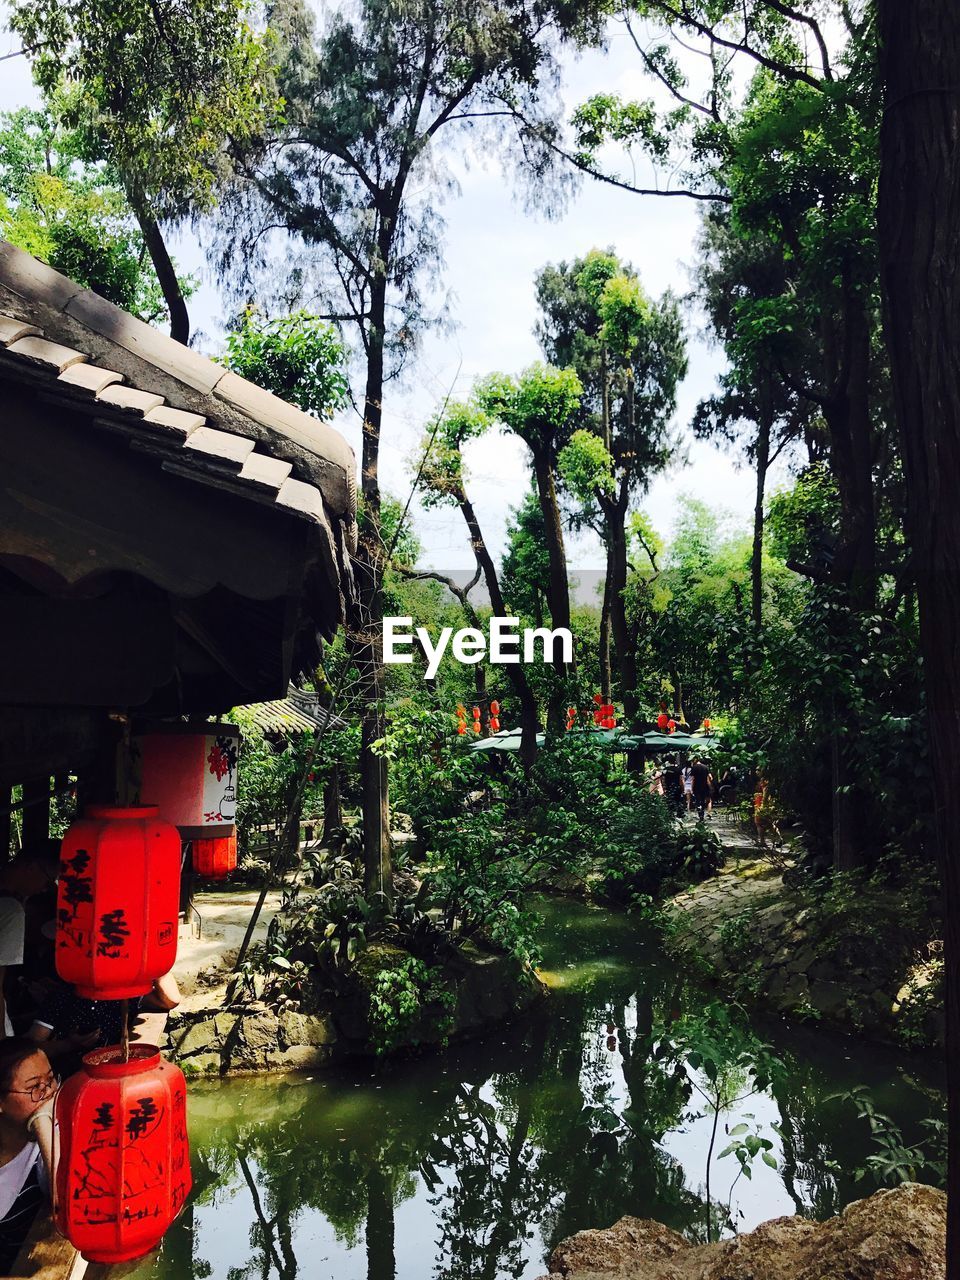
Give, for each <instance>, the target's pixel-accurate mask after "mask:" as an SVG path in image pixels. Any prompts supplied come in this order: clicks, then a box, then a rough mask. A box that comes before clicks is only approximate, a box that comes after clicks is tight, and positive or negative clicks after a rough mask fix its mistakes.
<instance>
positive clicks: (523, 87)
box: [220, 0, 584, 898]
mask: <svg viewBox="0 0 960 1280" xmlns="http://www.w3.org/2000/svg"><path fill="white" fill-rule="evenodd" d="M583 12H584V9H583V6H578V5H571V6H569V8H566V7H565V6H564V5H562V4H561V5H551V4H547V5H544V4H541V3H539V0H510V2H509V3H507V4H498V5H476V4H473V3H469V2H468V0H453V2H451V0H414V2H413V3H408V2H407V0H358V3H355V4H351V5H349V6H343V7H341V8H338V9H336V11H333V12H331V13H330V15H329V16H328V18H327V20H326V23H325V26H324V28H323V30H322V31H321V32H320V33H319V35H318V33H317V31H316V29H315V26H314V23H313V20H312V18H311V16H310V14H309V13H308V11H307V9H306V6H305V5H303V4H302V3H300V0H281V2H280V3H278V4H277V5H275V6H274V8H273V10H272V15H271V22H272V26H273V29H274V31H275V32H276V33H277V37H278V40H279V43H280V68H279V72H278V83H279V87H280V90H281V92H282V94H283V97H284V99H285V102H286V108H285V119H284V122H283V124H282V126H281V127H279V128H275V129H272V130H270V131H269V132H267V133H265V134H264V136H263V137H262V138H260V139H258V141H257V143H256V145H253V146H246V147H237V148H235V156H236V163H237V178H236V183H235V185H234V188H233V192H232V196H231V199H230V201H229V205H228V207H227V209H226V213H227V219H226V222H225V226H224V236H223V242H222V252H221V256H220V263H221V266H222V268H223V272H224V274H225V275H227V276H230V277H232V278H233V279H234V281H235V282H236V283H237V284H238V286H239V287H240V288H246V287H248V286H249V282H250V280H251V279H254V278H256V276H257V272H258V270H259V269H261V268H267V269H268V271H269V272H270V273H271V274H272V275H273V276H274V277H275V276H276V275H277V272H276V266H275V264H273V265H269V264H270V257H271V250H272V248H273V247H274V246H273V243H272V241H273V239H274V237H273V233H274V232H275V231H276V230H277V229H280V230H282V231H284V232H286V233H288V234H289V235H290V236H294V237H296V238H297V239H298V240H299V241H301V242H302V244H303V245H304V247H305V249H306V251H307V252H306V255H305V259H302V260H301V261H299V262H298V263H297V265H296V269H295V273H294V274H295V279H294V281H293V284H294V286H295V287H298V288H299V287H302V288H303V289H305V290H310V291H313V293H314V294H315V295H316V296H319V297H322V298H323V299H324V302H325V306H324V307H323V308H321V309H322V310H324V311H325V313H326V314H328V315H331V316H335V317H336V318H337V319H338V320H339V321H340V322H341V323H348V324H353V325H354V326H355V328H356V332H357V334H358V337H359V343H360V347H361V348H362V352H363V357H364V361H365V380H364V390H363V397H362V399H363V408H362V412H363V452H362V459H361V488H362V507H363V523H362V526H361V537H360V557H359V564H358V572H357V586H358V605H357V610H356V616H355V617H354V619H353V622H352V631H353V633H354V636H355V638H356V645H357V657H358V663H359V665H360V668H361V670H362V672H363V678H364V682H365V689H366V695H365V710H364V715H363V733H362V748H361V775H362V790H363V813H364V841H365V860H366V876H367V884H368V887H369V888H371V889H375V890H376V891H378V892H382V893H384V894H385V895H386V896H387V897H388V898H389V897H390V893H391V887H390V886H391V863H390V850H389V832H388V826H387V792H386V786H387V779H386V764H385V760H384V758H383V756H382V755H379V754H378V750H377V744H378V743H379V742H380V741H382V739H383V737H384V705H383V669H382V654H381V651H380V646H381V641H380V634H381V612H382V611H381V605H380V580H381V577H382V572H383V559H384V550H385V548H384V545H383V538H382V536H381V528H380V487H379V478H378V473H379V459H380V433H381V424H382V421H383V394H384V386H385V383H386V382H387V381H388V380H389V378H390V377H391V376H393V375H395V374H396V373H397V372H398V371H399V369H400V367H402V365H403V362H404V359H405V357H406V356H407V355H408V354H409V352H410V351H411V350H412V349H413V348H414V346H415V344H416V340H417V337H418V335H419V334H420V333H421V332H422V330H423V328H424V327H425V326H426V325H427V324H429V323H430V322H431V321H432V320H434V319H436V314H431V313H429V312H428V309H427V307H426V306H425V304H424V301H423V297H422V292H421V290H422V287H423V285H424V284H425V283H426V281H427V280H428V279H429V280H430V283H431V284H432V283H433V278H434V277H433V276H431V275H428V272H430V271H432V272H433V273H434V275H435V272H436V269H437V268H438V266H439V256H440V234H441V223H440V218H439V214H438V207H439V205H440V203H441V201H442V198H443V195H444V194H445V192H446V191H448V190H449V189H450V186H451V185H452V184H451V182H450V180H449V178H448V176H447V175H446V172H445V170H444V165H443V153H442V150H441V149H440V141H441V137H442V136H444V135H446V136H448V137H449V138H450V139H451V140H452V141H454V142H459V143H460V144H461V145H469V142H470V139H471V137H472V136H473V131H474V130H475V129H476V128H479V127H481V125H482V126H483V127H484V130H485V138H486V141H487V143H488V144H489V143H490V142H498V143H500V144H501V146H502V147H503V148H506V149H507V151H509V150H510V148H511V146H514V147H516V159H517V160H518V164H517V165H516V171H517V172H518V173H519V174H521V175H528V176H529V175H532V176H533V177H534V178H535V180H536V181H537V182H538V184H539V189H540V191H541V194H542V193H543V191H544V185H543V184H544V182H545V181H546V178H547V176H548V173H549V170H550V168H551V160H552V155H551V152H550V149H549V147H548V146H547V145H546V139H548V138H549V137H552V136H554V135H555V133H556V125H555V124H554V123H553V122H552V121H551V119H550V118H548V117H547V116H545V115H543V114H542V113H541V111H540V108H539V105H538V103H539V101H540V98H541V96H542V90H543V86H544V82H545V80H548V79H549V77H550V75H551V72H552V68H553V65H554V63H553V53H552V49H553V45H554V44H555V41H556V39H557V37H558V35H559V34H560V33H561V31H562V30H567V29H570V28H571V26H573V25H575V24H582V22H583V16H582V15H583Z"/></svg>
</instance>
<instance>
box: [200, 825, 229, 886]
mask: <svg viewBox="0 0 960 1280" xmlns="http://www.w3.org/2000/svg"><path fill="white" fill-rule="evenodd" d="M191 856H192V858H193V869H194V871H195V872H196V873H197V875H198V876H206V877H207V878H208V879H210V880H222V879H223V878H224V877H225V876H228V875H229V874H230V872H231V871H236V869H237V835H236V832H234V834H233V835H232V836H213V837H211V838H210V839H206V840H194V841H193V844H192V846H191Z"/></svg>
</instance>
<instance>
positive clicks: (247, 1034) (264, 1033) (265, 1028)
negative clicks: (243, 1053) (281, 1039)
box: [240, 1008, 280, 1052]
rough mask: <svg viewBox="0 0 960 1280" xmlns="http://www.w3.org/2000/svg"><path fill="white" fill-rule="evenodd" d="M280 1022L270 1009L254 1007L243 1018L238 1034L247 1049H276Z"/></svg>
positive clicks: (267, 1050) (268, 1050)
mask: <svg viewBox="0 0 960 1280" xmlns="http://www.w3.org/2000/svg"><path fill="white" fill-rule="evenodd" d="M279 1031H280V1023H279V1022H278V1021H277V1015H276V1014H275V1013H274V1012H273V1010H272V1009H267V1008H261V1009H255V1010H253V1011H252V1012H251V1013H248V1014H247V1016H246V1017H245V1018H243V1020H242V1022H241V1027H240V1035H241V1036H242V1038H243V1043H244V1045H245V1046H246V1047H247V1048H248V1049H253V1050H258V1049H262V1050H264V1051H266V1052H270V1050H276V1048H277V1044H278V1033H279Z"/></svg>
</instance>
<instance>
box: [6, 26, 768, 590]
mask: <svg viewBox="0 0 960 1280" xmlns="http://www.w3.org/2000/svg"><path fill="white" fill-rule="evenodd" d="M18 47H19V42H18V40H17V37H16V36H14V35H12V34H11V33H10V32H8V31H7V30H5V29H4V30H3V31H2V33H0V53H7V52H10V51H12V50H15V49H17V48H18ZM638 62H639V59H638V56H637V53H636V50H635V49H634V48H633V46H632V44H631V43H630V40H629V37H628V36H627V35H626V33H625V32H624V31H623V29H622V28H620V27H618V26H612V27H611V29H610V39H609V44H608V48H607V49H606V50H605V51H599V50H597V51H589V52H587V53H585V54H583V55H580V56H576V57H575V56H573V55H570V56H569V57H567V58H565V60H564V64H563V83H562V87H561V97H562V100H563V104H564V109H565V111H566V113H567V114H569V111H570V110H572V108H573V107H574V106H575V105H576V104H577V103H579V102H581V101H583V100H584V99H585V98H587V97H588V96H589V95H590V94H592V93H597V92H600V91H604V92H607V91H618V92H621V93H623V94H624V95H625V96H628V97H629V96H635V97H640V96H644V97H646V96H649V94H650V86H649V83H648V82H647V81H646V80H645V79H644V77H643V76H642V74H641V73H640V70H639V67H638ZM36 101H37V94H36V91H35V89H34V87H33V85H32V82H31V79H30V73H29V67H28V66H27V65H26V62H25V59H23V58H12V59H10V60H8V61H5V62H0V111H8V110H13V109H15V108H16V107H19V106H25V105H33V104H34V103H36ZM448 160H449V163H450V166H451V168H452V170H453V172H454V174H455V176H456V177H457V179H458V181H459V184H460V194H459V196H456V197H454V198H452V199H451V200H450V201H449V202H448V204H447V205H446V206H445V207H444V210H443V212H444V216H445V220H446V232H445V237H444V258H445V266H444V268H443V270H442V272H441V273H440V277H439V278H438V280H437V281H436V286H435V292H434V295H433V296H428V299H427V300H428V303H430V304H431V305H436V304H438V303H440V302H442V300H443V298H444V296H449V300H450V304H451V305H450V311H451V318H452V320H453V321H454V327H453V329H452V331H450V332H444V333H431V334H428V335H427V337H426V339H425V340H424V343H423V346H422V349H421V351H420V352H419V354H418V355H417V356H416V357H415V358H414V360H413V361H412V362H411V363H410V366H409V368H408V371H407V373H406V375H405V378H404V382H403V383H402V384H397V383H391V384H390V385H389V386H388V388H387V391H386V393H385V397H384V420H383V430H382V443H381V464H380V476H381V484H382V487H383V489H384V490H385V491H386V492H389V493H392V494H394V495H395V496H397V497H399V498H401V499H402V500H404V501H405V500H406V498H407V495H408V493H409V490H410V484H411V476H410V459H411V457H412V456H413V454H414V452H415V450H416V446H417V442H418V441H419V439H420V437H421V434H422V432H423V428H424V424H425V422H426V421H427V420H428V418H429V417H430V415H431V413H433V412H434V411H435V410H436V409H437V408H438V407H439V406H440V405H441V404H442V403H443V401H444V399H445V398H446V397H447V396H448V395H450V394H453V395H463V394H466V393H467V392H468V391H469V388H470V385H471V384H472V382H473V380H474V379H475V378H477V377H479V376H482V375H484V374H488V373H491V372H494V371H503V372H507V373H516V372H519V371H520V370H521V369H523V368H524V367H525V366H526V365H528V364H530V363H531V362H533V361H535V360H537V359H540V358H541V352H540V350H539V347H538V346H537V343H536V340H535V338H534V336H533V326H534V323H535V320H536V303H535V297H534V276H535V274H536V272H537V271H538V270H539V269H540V268H541V267H543V266H544V265H545V264H546V263H548V262H553V263H556V262H559V261H562V260H565V259H567V260H568V259H570V258H572V257H576V256H581V255H583V254H584V253H586V252H587V251H588V250H589V249H591V248H594V247H598V248H607V247H612V248H613V249H614V250H615V251H616V252H617V253H618V254H619V255H620V257H621V258H623V259H625V260H627V261H629V262H631V263H632V264H633V266H634V267H635V268H636V270H637V271H638V272H639V275H640V278H641V280H642V281H643V285H644V287H645V288H646V290H647V292H648V293H650V294H652V295H654V296H657V297H659V296H660V294H662V293H663V291H664V290H666V289H671V290H673V292H674V293H675V294H678V295H680V296H683V295H686V294H688V293H689V291H690V288H691V266H692V264H693V261H694V258H695V244H696V237H697V231H698V226H699V218H700V205H699V203H698V202H695V201H691V200H687V199H684V198H680V197H676V198H670V199H664V198H661V197H656V196H637V195H633V194H631V193H629V192H626V191H620V190H617V189H615V188H613V187H610V186H608V185H604V184H600V183H598V182H596V181H594V180H592V179H589V178H585V179H584V180H583V181H582V182H581V183H580V185H579V187H578V189H577V190H576V192H575V193H574V195H573V197H572V198H571V199H570V200H569V202H568V204H567V206H566V209H565V211H564V212H563V214H562V216H560V217H556V218H554V219H552V220H551V219H549V218H547V217H546V216H543V214H538V212H537V211H536V210H533V211H531V210H529V208H525V207H523V205H522V204H521V202H520V200H519V199H518V197H517V195H516V190H515V186H514V184H513V183H512V182H511V181H510V180H509V176H508V175H505V174H504V173H503V172H502V170H501V168H500V166H499V164H498V163H497V162H496V161H491V162H490V163H488V164H486V165H483V164H478V163H476V162H470V163H467V162H466V160H465V158H464V157H462V156H457V155H453V156H449V157H448ZM620 163H621V167H622V160H621V162H620ZM638 176H639V177H640V178H645V177H649V176H650V175H649V174H647V175H643V174H639V175H638ZM171 248H172V251H173V252H174V255H175V257H176V259H177V261H178V263H179V264H180V265H181V266H182V267H183V268H186V269H188V270H190V271H191V272H193V273H194V274H196V275H197V276H198V277H199V278H200V279H201V281H202V284H201V288H200V290H199V292H198V293H197V295H195V297H194V298H193V299H192V300H191V307H190V309H191V321H192V325H193V327H194V329H195V330H200V331H202V333H203V335H204V343H205V349H206V350H208V351H212V350H214V349H216V347H217V343H218V335H219V334H220V333H221V332H222V324H223V319H224V315H223V310H222V305H221V302H220V299H219V297H218V294H217V290H216V288H215V286H214V282H213V280H212V278H211V275H210V272H209V271H208V269H207V266H206V263H205V260H204V256H203V250H202V248H201V245H200V242H199V239H198V237H197V236H196V234H194V233H192V232H185V233H182V234H178V235H175V236H174V237H172V238H171ZM686 319H687V330H688V357H689V372H688V374H687V377H686V378H685V380H684V382H683V384H682V386H681V388H680V393H679V397H678V405H677V413H676V417H675V420H674V428H675V431H676V433H677V434H678V436H679V438H680V440H681V442H682V449H681V454H682V455H683V456H682V457H681V458H678V460H677V461H676V462H675V463H674V464H673V465H672V466H671V467H670V468H669V469H668V470H667V471H666V472H665V473H664V474H662V475H660V476H658V477H656V478H655V479H654V481H653V483H652V484H651V487H650V490H649V492H648V494H647V495H646V496H645V497H644V499H643V502H642V505H643V508H644V510H645V511H646V512H647V513H648V514H649V515H650V517H651V518H652V520H653V523H654V525H655V527H656V528H657V529H658V531H659V532H660V533H661V534H664V535H669V533H670V532H671V529H672V527H673V524H674V521H675V519H676V514H677V507H678V500H680V499H682V498H694V499H699V500H701V501H703V502H705V503H707V504H708V505H709V506H711V507H713V508H714V509H716V510H717V511H718V512H721V513H724V514H725V515H727V516H728V517H729V521H730V524H731V526H734V527H739V528H742V529H746V528H747V527H748V526H749V525H750V523H751V521H752V512H753V501H754V478H753V475H752V473H751V471H750V470H749V469H748V468H739V469H738V468H737V466H736V465H735V462H734V460H733V459H732V458H731V457H730V456H729V455H728V454H726V453H724V452H723V451H721V450H720V449H718V448H716V447H714V446H713V445H710V444H708V443H706V442H703V441H698V440H695V439H694V438H693V436H692V432H691V430H690V426H689V424H690V421H691V418H692V415H693V411H694V409H695V408H696V405H697V402H698V401H699V400H700V399H701V398H702V397H704V396H706V395H709V394H710V393H711V392H712V390H713V389H714V386H715V381H716V377H717V375H718V373H720V372H721V371H722V369H723V365H724V361H723V354H722V352H720V351H718V350H717V349H716V348H715V347H713V346H711V345H710V344H709V342H708V341H707V340H706V338H705V336H704V334H703V332H702V319H701V318H700V317H698V316H697V315H696V314H695V313H694V312H693V310H692V309H688V310H687V311H686ZM334 425H335V426H337V427H338V428H339V429H340V430H341V431H342V432H343V434H344V435H345V436H346V437H347V439H348V440H349V441H350V443H351V444H352V445H353V447H354V449H355V450H356V451H357V454H358V456H359V449H360V421H359V418H358V417H357V416H356V414H355V413H354V412H352V411H351V412H348V413H345V414H343V415H341V416H340V417H338V418H337V419H336V420H335V422H334ZM466 461H467V466H468V490H469V492H470V496H471V498H472V500H473V501H474V504H475V506H476V508H477V510H478V513H479V514H480V517H481V520H482V523H483V525H484V532H485V534H486V537H487V539H488V542H489V543H490V545H491V547H492V548H493V550H494V552H495V554H497V555H499V554H500V553H501V552H502V550H503V548H504V545H505V533H506V526H507V522H508V519H509V515H510V509H511V508H512V507H516V506H517V505H518V504H519V503H520V501H521V500H522V497H523V494H524V492H525V491H526V488H527V486H528V483H529V480H528V475H529V467H528V460H527V454H526V449H525V446H523V445H522V444H521V443H520V442H519V441H518V440H516V439H515V438H512V437H510V436H505V435H502V434H499V433H497V434H494V435H491V436H488V437H485V438H484V439H482V440H479V441H475V442H473V443H472V444H471V445H470V446H468V450H467V454H466ZM782 476H783V473H781V475H780V476H779V477H778V476H777V474H774V476H773V477H772V479H773V482H774V483H776V481H777V479H778V478H782ZM412 510H413V512H414V522H415V527H416V531H417V533H418V535H419V537H420V539H421V542H422V544H423V549H424V550H423V557H422V563H423V564H424V565H425V566H429V567H431V568H434V569H441V570H444V571H451V570H462V569H467V568H470V569H472V567H473V558H472V554H471V552H470V549H469V544H468V540H467V536H466V532H465V528H464V526H463V521H462V518H461V516H460V514H459V512H457V511H456V510H455V509H441V510H439V511H431V512H427V511H424V510H423V509H422V508H421V507H420V506H419V504H418V503H416V502H415V503H414V505H413V508H412ZM568 553H569V559H570V564H571V567H573V568H583V569H600V568H602V565H603V555H602V549H601V547H600V543H599V541H598V539H597V538H596V537H595V536H594V535H592V534H587V535H584V536H580V537H573V536H572V535H571V536H570V537H569V539H568Z"/></svg>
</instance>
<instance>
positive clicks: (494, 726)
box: [490, 716, 500, 733]
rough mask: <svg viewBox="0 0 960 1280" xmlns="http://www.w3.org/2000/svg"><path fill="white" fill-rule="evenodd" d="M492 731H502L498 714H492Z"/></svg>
mask: <svg viewBox="0 0 960 1280" xmlns="http://www.w3.org/2000/svg"><path fill="white" fill-rule="evenodd" d="M490 732H491V733H499V732H500V721H499V720H498V719H497V717H496V716H491V717H490Z"/></svg>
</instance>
